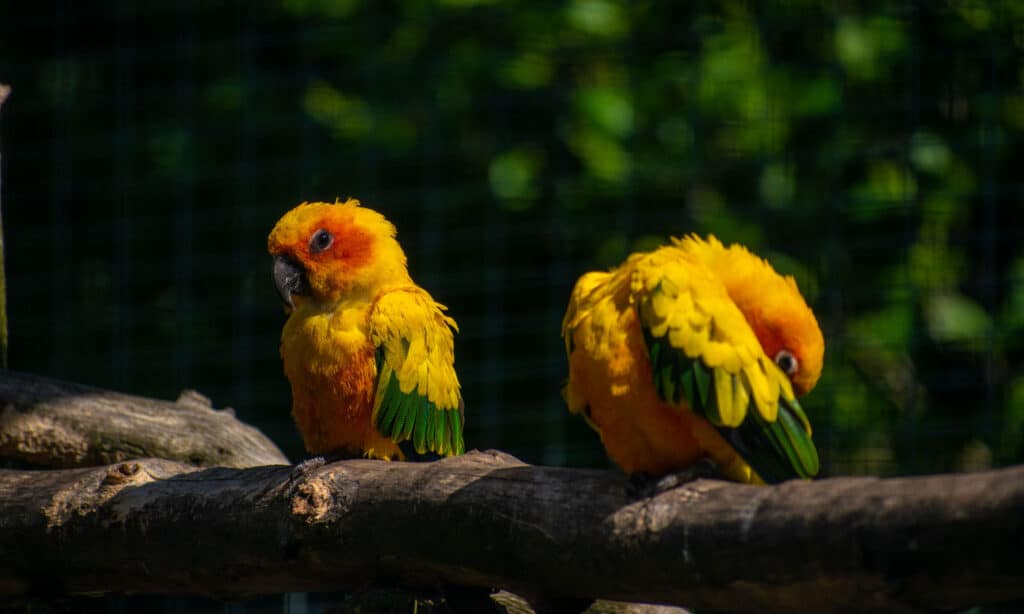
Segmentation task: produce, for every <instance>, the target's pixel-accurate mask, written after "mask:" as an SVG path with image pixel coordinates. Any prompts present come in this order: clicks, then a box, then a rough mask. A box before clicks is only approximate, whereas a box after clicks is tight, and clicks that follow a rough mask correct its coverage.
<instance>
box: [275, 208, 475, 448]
mask: <svg viewBox="0 0 1024 614" xmlns="http://www.w3.org/2000/svg"><path fill="white" fill-rule="evenodd" d="M268 247H269V251H270V253H271V255H272V256H274V258H275V281H276V282H277V284H278V290H279V292H281V295H282V299H283V300H284V301H285V303H286V305H287V306H288V307H289V308H290V309H291V313H290V315H289V318H288V321H287V322H286V323H285V326H284V329H283V331H282V334H281V358H282V361H283V363H284V370H285V374H286V375H287V377H288V381H289V382H290V384H291V388H292V415H293V416H294V418H295V421H296V424H297V425H298V427H299V431H300V432H301V433H302V437H303V440H304V442H305V445H306V449H307V450H309V451H310V452H313V453H327V452H341V453H346V454H363V455H365V456H368V457H371V458H405V457H406V456H407V453H406V452H404V451H403V450H402V449H401V445H402V444H403V442H407V441H408V442H409V443H410V444H411V449H414V450H415V451H416V452H417V453H420V454H423V453H426V452H434V453H437V454H440V455H449V454H460V453H461V452H462V450H463V447H464V446H463V440H462V399H461V396H460V394H459V381H458V377H457V376H456V373H455V367H454V344H453V339H452V330H454V329H456V325H455V321H454V320H453V319H452V318H450V317H448V316H446V315H445V314H444V309H445V308H444V306H443V305H440V304H439V303H437V302H435V301H434V299H433V298H432V297H431V296H430V294H428V293H427V292H426V291H425V290H423V289H422V288H420V287H418V286H417V285H416V284H415V283H414V282H413V281H412V279H411V278H410V277H409V273H408V270H407V269H406V260H405V254H404V252H403V251H402V249H401V247H400V246H399V244H398V241H396V240H395V228H394V226H392V225H391V223H390V222H388V221H387V220H386V219H385V218H384V216H382V215H381V214H379V213H377V212H376V211H373V210H372V209H367V208H365V207H361V206H359V203H358V202H357V201H354V200H350V201H348V202H346V203H339V204H333V205H332V204H327V203H304V204H302V205H299V206H298V207H296V208H295V209H293V210H292V211H290V212H288V213H287V214H285V215H284V216H283V217H282V218H281V220H280V221H278V223H277V225H276V226H275V227H274V229H273V231H271V233H270V237H269V239H268Z"/></svg>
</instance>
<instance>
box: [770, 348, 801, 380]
mask: <svg viewBox="0 0 1024 614" xmlns="http://www.w3.org/2000/svg"><path fill="white" fill-rule="evenodd" d="M775 364H777V365H779V368H780V369H782V372H783V373H785V374H786V375H789V376H792V375H793V374H794V373H796V370H797V369H799V368H800V361H798V360H797V359H796V356H793V354H792V353H791V352H790V351H789V350H779V353H778V354H776V355H775Z"/></svg>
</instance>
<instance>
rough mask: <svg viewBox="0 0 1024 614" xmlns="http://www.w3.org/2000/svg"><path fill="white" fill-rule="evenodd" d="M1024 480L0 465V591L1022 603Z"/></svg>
mask: <svg viewBox="0 0 1024 614" xmlns="http://www.w3.org/2000/svg"><path fill="white" fill-rule="evenodd" d="M1022 545H1024V467H1013V468H1009V469H1002V470H997V471H987V472H982V473H974V474H959V475H939V476H927V477H918V478H893V479H877V478H835V479H829V480H821V481H817V482H800V481H793V482H787V483H784V484H781V485H778V486H771V487H754V486H745V485H739V484H730V483H725V482H719V481H712V480H697V481H695V482H691V483H689V484H685V485H683V486H681V487H678V488H675V489H672V490H669V491H666V492H663V493H661V494H658V495H656V496H653V497H651V498H645V499H639V500H634V499H631V498H630V497H629V495H628V494H627V490H626V488H625V481H624V480H623V479H622V478H621V477H620V476H618V475H616V474H613V473H609V472H605V471H595V470H581V469H564V468H553V467H535V466H530V465H526V464H523V463H521V462H519V461H518V460H516V459H514V458H512V457H510V456H508V455H505V454H502V453H497V452H484V453H481V452H471V453H469V454H467V455H465V456H463V457H456V458H449V459H444V460H441V461H438V462H434V463H399V462H393V463H388V462H383V461H368V460H351V461H343V462H338V463H333V464H329V465H325V466H320V467H318V466H316V465H310V464H306V465H302V466H300V467H299V468H290V467H260V468H252V469H244V470H233V469H221V468H217V469H205V470H200V469H197V468H195V467H192V466H188V465H184V464H181V463H175V462H171V461H166V460H155V459H148V460H140V461H138V462H130V463H122V464H116V465H112V466H109V467H97V468H91V469H72V470H63V471H34V472H33V471H13V470H7V471H0V594H8V595H11V594H19V593H25V592H27V591H32V590H33V589H37V588H38V589H42V588H46V589H49V590H53V589H54V588H59V589H60V590H62V591H65V592H105V591H130V592H155V593H191V594H201V595H210V596H217V597H238V596H245V595H252V594H258V593H280V592H287V591H318V590H362V589H365V588H367V587H371V586H374V585H381V584H383V585H388V586H394V585H405V586H410V587H427V588H429V587H436V586H439V585H441V584H443V583H455V584H461V585H472V586H482V587H500V588H505V589H508V590H511V591H513V592H516V593H519V594H522V595H525V596H531V595H548V596H556V597H566V598H571V597H600V598H605V599H612V600H619V601H635V602H649V603H666V604H678V605H683V606H690V607H696V608H707V609H712V610H723V611H770V612H785V611H797V610H799V611H819V612H826V611H832V612H854V611H856V612H860V611H865V610H873V611H889V612H914V611H924V610H958V609H963V608H966V607H969V606H972V605H977V604H989V603H999V602H1004V601H1007V600H1014V599H1022V598H1024V582H1022V581H1021V578H1024V557H1021V556H1020V549H1021V546H1022Z"/></svg>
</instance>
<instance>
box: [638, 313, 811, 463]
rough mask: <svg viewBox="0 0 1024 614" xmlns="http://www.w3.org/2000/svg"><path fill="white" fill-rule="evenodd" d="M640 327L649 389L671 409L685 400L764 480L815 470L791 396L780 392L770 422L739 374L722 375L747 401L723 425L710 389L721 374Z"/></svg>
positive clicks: (800, 412)
mask: <svg viewBox="0 0 1024 614" xmlns="http://www.w3.org/2000/svg"><path fill="white" fill-rule="evenodd" d="M642 330H643V334H644V341H645V343H646V345H647V351H648V357H649V358H650V361H651V371H652V373H653V375H654V388H655V390H656V391H657V393H658V396H659V397H660V398H661V399H662V400H664V401H665V402H666V403H669V404H671V405H673V406H676V407H682V406H683V404H684V402H685V405H686V406H688V407H689V408H690V409H691V410H692V411H693V412H695V413H697V414H698V415H701V416H703V417H705V418H707V419H708V420H709V421H710V422H711V423H712V424H713V425H714V426H715V427H716V428H717V429H718V431H719V432H720V433H721V434H722V436H723V437H725V439H726V440H727V441H729V442H730V444H731V445H732V446H733V447H734V448H735V449H736V451H737V453H739V455H740V456H742V457H743V459H744V460H745V461H747V463H749V464H750V466H751V467H752V468H753V469H754V471H756V472H757V474H758V475H759V476H761V479H763V480H764V481H765V482H768V483H775V482H781V481H784V480H788V479H791V478H811V477H813V476H814V475H816V474H817V473H818V468H819V465H818V451H817V449H816V448H815V447H814V442H813V441H811V435H810V430H811V429H810V424H809V422H808V420H807V416H806V414H804V411H803V409H802V408H801V407H800V404H799V403H797V401H796V399H787V398H786V396H785V395H784V394H781V393H780V395H779V398H778V399H777V400H776V402H777V403H778V409H779V411H778V417H777V419H776V420H774V421H771V422H769V421H768V420H766V419H765V418H764V416H763V415H762V414H761V412H760V411H758V409H757V408H756V407H755V406H754V403H753V401H752V400H751V396H752V395H751V391H750V386H749V383H746V382H745V381H744V376H743V375H742V373H740V374H728V373H724V375H725V377H727V378H731V384H732V389H733V390H736V389H737V388H739V387H741V386H742V387H744V391H743V392H745V393H746V394H744V395H739V396H740V398H744V399H745V401H744V402H746V403H749V404H750V406H749V407H746V408H741V409H745V410H746V412H745V413H746V418H745V419H744V420H743V421H742V422H741V423H740V424H739V425H738V426H735V427H732V426H726V425H724V424H723V420H722V414H723V408H722V407H721V405H720V403H719V399H718V398H717V394H716V392H715V378H716V377H721V376H722V374H716V373H715V371H716V369H711V368H709V367H708V366H707V365H705V364H704V362H703V361H702V360H701V359H700V357H696V358H690V357H688V356H687V355H686V353H685V352H684V351H683V350H681V349H679V348H675V347H673V346H672V345H671V344H670V343H669V340H668V335H667V334H666V335H664V336H662V337H655V336H654V335H653V334H652V333H651V331H650V330H649V329H648V328H647V327H646V326H644V327H642ZM719 369H720V368H719ZM780 390H781V388H780ZM735 398H736V397H734V398H733V399H730V402H735Z"/></svg>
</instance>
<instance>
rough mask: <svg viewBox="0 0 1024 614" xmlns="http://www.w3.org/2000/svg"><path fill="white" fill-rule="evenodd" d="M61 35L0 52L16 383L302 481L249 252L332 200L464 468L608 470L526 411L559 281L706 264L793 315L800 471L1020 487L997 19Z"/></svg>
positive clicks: (773, 17)
mask: <svg viewBox="0 0 1024 614" xmlns="http://www.w3.org/2000/svg"><path fill="white" fill-rule="evenodd" d="M37 4H38V3H37ZM65 5H66V3H65V4H60V5H58V8H57V9H53V7H50V8H46V7H43V6H42V5H39V6H36V5H33V4H22V5H18V8H17V9H16V11H18V12H22V13H24V15H20V16H19V18H17V19H15V18H13V17H12V18H11V19H4V20H0V58H5V59H6V60H8V64H6V65H5V66H4V67H3V68H5V69H8V68H9V70H8V71H7V73H4V74H5V77H4V78H5V79H8V78H10V79H11V80H12V81H13V80H15V79H17V83H18V87H19V95H18V100H21V101H23V102H22V103H20V104H19V105H13V104H12V105H10V108H9V109H5V120H6V121H5V123H4V130H5V137H6V136H8V135H10V136H14V137H15V138H14V139H8V140H7V141H5V142H17V143H19V144H21V145H20V147H22V148H23V149H22V150H20V151H5V152H4V154H5V160H4V162H5V165H6V170H7V171H8V172H7V173H6V174H5V181H6V185H5V186H4V190H5V197H7V198H8V200H9V202H11V203H17V206H16V207H11V209H10V211H7V210H5V211H4V214H5V222H7V224H6V227H7V230H8V231H9V240H10V242H11V243H10V249H9V250H8V256H9V258H10V261H9V263H10V269H11V270H10V272H9V274H10V276H11V280H10V283H11V288H12V290H13V291H12V293H11V298H10V300H11V315H12V321H14V322H16V323H17V326H15V327H14V328H13V329H12V335H13V338H14V339H13V340H14V346H15V347H16V348H18V351H19V354H18V356H17V357H16V358H17V360H16V362H15V364H16V365H18V366H19V367H21V368H27V369H33V370H37V371H40V372H48V373H53V374H55V375H64V376H69V377H74V378H76V379H80V380H83V381H86V382H88V383H93V384H98V385H112V386H117V387H122V388H129V389H132V390H135V391H138V392H141V393H149V394H160V395H162V396H171V395H173V394H176V392H177V389H179V388H182V387H186V386H192V387H197V388H199V389H202V390H204V391H205V392H208V393H210V394H211V395H213V396H214V398H216V399H221V400H222V402H229V403H231V404H233V405H236V406H238V407H241V408H246V407H249V408H251V412H252V413H251V414H250V415H249V416H247V417H249V418H252V419H255V420H256V421H257V422H258V423H260V424H261V426H264V427H265V428H267V429H268V430H271V431H273V433H274V435H275V436H276V437H277V438H278V439H279V440H282V441H283V442H285V445H286V446H291V448H290V449H291V450H292V452H293V454H296V455H297V454H298V453H299V452H298V444H297V439H296V438H295V435H294V430H293V429H291V427H290V426H289V425H288V423H287V420H288V418H287V411H286V410H285V409H283V408H284V407H286V406H287V403H288V397H287V394H288V392H287V386H286V385H285V384H284V382H283V378H282V376H281V374H280V370H279V364H278V363H277V359H276V355H275V352H276V347H277V346H276V343H277V342H276V336H277V334H278V332H279V328H280V323H281V318H280V313H279V310H278V307H277V305H276V304H275V301H274V299H273V295H272V292H271V290H270V286H269V283H264V282H263V281H261V280H263V279H266V268H267V262H266V261H265V254H263V253H262V250H263V241H264V238H265V235H266V232H267V230H268V229H269V228H270V226H271V225H272V223H273V221H274V220H275V219H276V218H277V217H278V216H279V215H280V214H281V212H283V211H284V210H285V209H287V208H288V207H289V206H291V205H293V204H295V203H296V202H298V201H300V200H308V199H314V198H321V199H328V200H330V199H333V198H335V197H338V196H340V197H345V196H349V195H351V196H356V197H359V198H362V199H363V200H364V201H366V202H367V204H370V205H373V206H376V207H377V208H380V209H381V210H383V211H384V212H385V213H387V214H388V215H389V217H390V218H392V219H393V220H394V221H395V222H396V225H397V226H398V229H399V233H400V234H399V237H400V239H401V240H402V242H403V245H404V246H405V247H406V249H407V251H408V253H409V255H410V264H411V265H412V267H413V273H414V274H415V275H416V276H417V278H418V279H420V280H421V281H423V282H424V283H425V284H426V285H427V286H428V288H429V289H430V291H431V292H433V293H434V294H435V295H436V296H437V297H438V299H439V300H441V301H442V302H444V303H446V304H447V305H448V306H449V307H450V308H451V313H452V315H453V316H454V317H455V318H456V319H457V320H458V321H459V322H460V324H461V325H462V334H461V335H460V336H459V337H458V339H457V343H458V346H457V364H458V366H459V372H460V377H461V379H462V382H463V391H464V396H465V399H466V409H467V411H466V425H465V428H466V439H467V441H468V442H469V445H470V447H499V448H504V449H507V450H510V451H512V452H514V453H517V454H521V455H522V456H524V457H526V458H527V459H529V460H534V461H546V462H556V463H557V462H573V463H577V464H600V463H603V462H604V461H603V454H602V453H601V451H600V448H599V443H598V442H596V441H595V438H594V437H593V436H592V433H590V432H588V431H587V430H586V429H585V428H580V427H579V425H578V424H577V423H576V422H575V421H574V419H573V418H572V417H571V416H569V415H568V414H567V412H565V410H564V407H563V406H562V404H561V401H560V399H558V395H557V393H555V392H554V391H555V390H557V389H558V383H559V381H560V380H561V379H562V378H563V377H564V376H565V365H564V360H563V358H562V350H561V349H560V347H561V345H560V342H559V340H558V338H557V332H556V331H557V330H558V324H559V320H560V317H561V315H562V310H563V309H564V305H565V300H566V297H567V296H568V292H569V289H570V288H571V285H572V282H573V281H574V280H575V278H576V277H577V276H578V275H579V274H580V273H582V272H584V271H587V270H591V269H598V268H605V267H608V266H612V265H614V264H617V263H618V262H619V261H621V259H622V258H623V257H625V256H626V255H627V254H628V253H629V252H631V251H633V250H636V249H641V248H649V247H650V246H652V245H655V244H658V243H659V242H663V241H665V240H666V238H667V237H668V236H669V235H676V236H679V235H682V234H685V233H688V232H698V233H709V232H710V233H714V234H716V235H717V236H719V237H720V238H721V239H722V240H724V241H726V242H733V241H735V242H741V243H744V244H746V245H747V246H749V247H750V248H751V249H753V250H755V251H756V252H758V253H760V254H763V255H766V256H767V257H769V258H770V260H771V261H772V262H773V263H775V264H776V265H778V266H779V268H780V269H782V270H784V271H785V272H787V273H790V274H793V275H795V277H796V279H797V281H798V283H799V285H800V287H801V288H802V289H803V290H804V291H805V293H806V294H807V295H808V296H809V298H810V299H811V301H812V303H813V305H814V307H815V309H816V311H817V313H818V314H819V316H820V319H821V322H822V326H823V329H824V330H825V333H826V341H827V350H826V365H825V371H824V375H823V377H822V380H821V383H820V384H819V386H818V388H817V389H816V390H815V391H813V392H812V393H811V394H810V395H809V396H807V397H805V398H804V399H801V403H802V405H803V408H804V409H805V410H806V412H807V414H808V416H809V418H810V420H811V423H812V425H813V426H814V439H815V442H816V443H817V444H818V445H819V449H820V451H821V454H822V473H823V474H828V473H856V472H863V473H897V472H903V473H906V472H923V471H937V470H945V469H957V468H960V467H966V466H971V467H977V466H980V465H984V464H985V463H993V464H1006V463H1010V462H1016V461H1020V460H1021V459H1022V458H1024V418H1022V416H1024V413H1022V410H1021V407H1022V406H1024V392H1022V391H1024V384H1022V382H1024V369H1022V367H1021V365H1022V364H1024V363H1022V360H1024V315H1022V314H1024V247H1021V246H1022V241H1021V236H1020V235H1021V233H1020V231H1019V230H1018V229H1019V228H1024V209H1022V208H1021V207H1019V204H1018V202H1017V201H1019V199H1020V195H1021V194H1022V193H1024V190H1022V184H1021V180H1020V170H1019V169H1020V168H1021V167H1022V164H1024V138H1022V137H1024V134H1022V133H1024V54H1022V51H1024V37H1022V36H1021V31H1022V30H1021V23H1022V20H1024V8H1022V6H1024V5H1022V3H1020V2H1013V1H1011V0H999V1H995V2H975V1H965V2H954V3H931V4H929V3H915V4H913V10H910V9H908V7H907V6H905V5H903V4H900V5H893V4H892V3H886V2H880V1H878V0H871V1H867V2H859V3H833V2H818V1H814V0H799V1H792V0H790V1H786V2H782V1H778V2H758V3H752V2H743V1H738V0H721V1H716V2H671V1H668V0H643V1H640V2H624V1H619V0H573V1H571V2H566V3H551V4H544V3H510V2H497V1H493V0H438V1H437V2H432V1H430V0H401V1H396V2H389V3H370V2H362V1H359V0H334V1H328V0H281V1H280V2H278V3H276V4H263V5H259V6H253V7H248V8H247V9H246V10H245V11H243V12H241V13H240V12H239V11H238V10H237V7H232V6H231V5H225V4H223V3H212V4H188V3H186V4H184V5H180V6H179V5H173V6H172V5H167V6H166V7H156V6H154V7H151V8H145V7H136V8H131V9H129V8H127V7H126V6H121V5H109V6H106V7H105V8H101V9H89V10H86V9H85V8H77V7H75V6H65ZM47 6H49V5H47ZM44 10H46V11H50V10H57V11H59V12H60V14H59V15H57V16H56V17H57V18H54V17H55V16H54V15H50V14H49V13H43V12H42V11H44ZM20 17H24V18H23V19H22V18H20ZM168 22H173V23H175V24H177V25H178V26H181V27H176V28H168V27H166V24H167V23H168ZM19 23H25V24H30V25H31V24H34V25H32V26H31V27H29V26H26V27H24V28H22V27H19V26H16V25H14V24H19ZM127 24H130V25H127ZM190 32H191V33H192V34H189V33H190ZM198 32H202V33H203V34H202V36H199V35H198V34H196V33H198ZM85 40H88V41H95V42H94V43H93V42H90V43H89V46H87V47H81V45H80V44H79V41H85ZM7 74H10V77H7ZM11 178H13V179H11ZM146 254H153V255H152V256H145V255H146ZM97 356H99V357H102V358H101V359H97ZM288 438H291V439H288Z"/></svg>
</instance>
